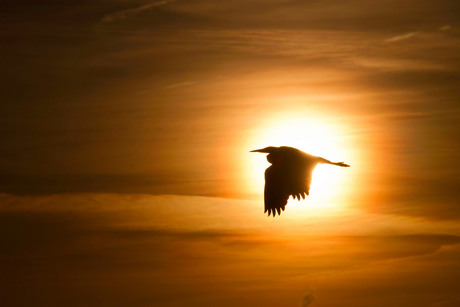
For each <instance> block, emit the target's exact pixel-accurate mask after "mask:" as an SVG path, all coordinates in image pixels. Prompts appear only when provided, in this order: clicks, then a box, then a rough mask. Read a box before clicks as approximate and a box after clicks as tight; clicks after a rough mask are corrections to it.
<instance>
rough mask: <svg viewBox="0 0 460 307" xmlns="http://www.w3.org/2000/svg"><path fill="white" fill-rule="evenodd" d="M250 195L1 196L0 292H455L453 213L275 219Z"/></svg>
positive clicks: (294, 297) (218, 295) (73, 297)
mask: <svg viewBox="0 0 460 307" xmlns="http://www.w3.org/2000/svg"><path fill="white" fill-rule="evenodd" d="M259 205H260V204H259V203H258V202H242V201H236V200H225V199H218V198H205V197H177V196H156V197H151V196H146V195H114V194H105V195H97V194H80V195H54V196H42V197H16V196H9V195H2V205H1V207H0V221H1V223H0V225H1V227H0V228H1V233H2V235H1V237H2V240H1V241H2V246H1V247H0V249H1V259H2V262H1V263H2V265H1V266H0V268H1V271H2V274H1V276H2V278H1V285H2V288H3V289H4V290H5V291H4V297H3V299H4V301H5V302H7V303H8V304H10V305H17V304H27V302H30V301H31V300H33V301H34V304H35V305H47V304H48V305H49V304H64V303H65V304H67V305H81V304H85V305H87V304H91V305H92V304H122V305H127V304H128V305H135V306H137V305H151V304H159V305H169V306H183V305H200V306H215V305H216V304H219V302H222V301H225V302H228V304H230V305H233V304H235V303H236V302H238V304H239V305H243V306H253V305H254V304H263V305H264V306H277V305H279V304H286V303H289V304H291V305H299V304H301V303H302V304H304V306H306V305H308V304H309V303H311V305H313V306H314V305H315V304H317V305H319V306H322V305H327V306H333V305H334V304H341V305H345V306H370V305H372V306H386V305H387V303H388V301H391V302H393V304H404V305H407V306H420V305H431V304H435V303H441V302H446V301H450V300H455V299H456V296H457V291H456V287H455V286H454V285H453V284H452V281H453V280H454V279H453V278H455V276H457V275H458V272H459V270H460V267H459V266H458V261H457V259H458V254H459V252H460V250H459V248H458V244H459V243H460V236H459V234H460V233H459V231H460V230H459V228H458V225H457V226H456V228H455V227H453V225H455V223H453V224H450V223H446V222H442V223H441V222H439V223H434V222H428V221H426V220H416V219H409V218H403V217H397V216H395V217H391V216H381V215H362V212H355V213H354V214H350V213H349V212H348V213H344V212H342V213H340V212H336V213H330V214H328V215H325V216H322V217H321V216H315V215H314V214H315V213H314V211H313V212H312V213H311V214H313V216H310V218H308V219H298V218H297V219H296V216H295V215H289V214H288V213H289V212H286V213H287V215H286V216H284V217H280V218H279V219H278V220H277V221H276V223H275V222H274V220H273V219H269V218H267V217H265V216H263V215H262V214H260V213H261V210H262V209H261V207H260V206H259ZM245 219H248V220H252V221H253V223H252V224H249V223H245V222H244V220H245ZM417 224H419V225H417ZM421 225H423V227H421ZM381 227H385V228H386V230H383V229H382V228H381ZM422 229H423V233H420V232H417V231H420V230H422ZM18 272H20V274H18ZM414 280H417V283H414V282H413V281H414ZM434 280H436V283H437V286H436V287H433V281H434ZM395 289H399V290H397V291H395ZM428 289H429V291H428ZM24 292H25V293H27V295H23V293H24ZM420 292H424V293H426V294H425V295H423V296H421V295H420ZM274 293H276V294H274ZM312 297H314V300H313V302H311V300H312Z"/></svg>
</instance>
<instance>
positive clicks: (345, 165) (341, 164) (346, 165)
mask: <svg viewBox="0 0 460 307" xmlns="http://www.w3.org/2000/svg"><path fill="white" fill-rule="evenodd" d="M330 164H333V165H337V166H341V167H350V165H348V164H346V163H345V162H331V163H330Z"/></svg>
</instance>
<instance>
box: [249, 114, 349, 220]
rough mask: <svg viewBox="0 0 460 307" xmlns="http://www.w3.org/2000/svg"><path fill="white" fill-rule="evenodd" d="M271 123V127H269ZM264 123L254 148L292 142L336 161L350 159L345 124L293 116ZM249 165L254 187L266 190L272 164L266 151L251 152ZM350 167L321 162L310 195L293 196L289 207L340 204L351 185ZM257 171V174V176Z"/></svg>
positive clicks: (256, 136)
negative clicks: (266, 177)
mask: <svg viewBox="0 0 460 307" xmlns="http://www.w3.org/2000/svg"><path fill="white" fill-rule="evenodd" d="M267 127H268V128H267ZM267 127H262V128H261V129H260V131H258V133H257V134H258V135H255V138H254V139H253V140H251V144H252V145H251V146H252V147H251V148H250V149H259V148H264V147H267V146H291V147H295V148H298V149H300V150H302V151H305V152H307V153H309V154H312V155H316V156H320V157H323V158H326V159H328V160H330V161H333V162H341V161H345V162H349V161H350V158H351V153H350V151H349V150H347V149H346V148H345V147H344V137H345V136H346V131H345V130H344V128H343V127H341V126H339V125H337V124H334V123H331V122H322V121H320V120H317V119H308V118H294V119H293V118H289V119H287V120H282V119H277V120H272V121H269V122H268V123H267ZM248 159H249V160H248V164H249V165H248V167H247V169H248V170H249V171H250V172H251V174H250V176H249V178H252V180H251V181H250V183H249V184H250V186H251V189H254V191H258V194H260V193H263V187H264V175H263V174H264V171H265V169H266V168H267V167H268V166H269V165H270V164H269V163H268V162H267V160H266V159H265V157H263V156H262V154H256V153H254V154H251V155H250V157H249V158H248ZM346 170H347V169H346V168H342V167H337V166H333V165H326V164H319V165H318V166H317V167H316V168H315V171H314V172H313V180H312V184H311V188H310V196H308V197H307V199H306V200H302V201H301V202H300V203H299V202H298V201H297V200H295V201H293V200H292V198H290V199H289V202H290V203H291V204H297V205H295V206H292V205H291V206H289V210H292V211H297V210H295V209H293V207H296V208H299V206H298V204H301V205H302V206H301V207H303V206H305V205H306V206H308V208H310V209H311V208H316V209H320V208H326V207H331V206H334V207H335V206H337V205H338V204H340V199H339V198H340V196H341V195H342V194H343V192H344V190H345V189H346V186H347V184H346V183H347V177H346V176H347V172H346ZM254 174H257V177H255V175H254Z"/></svg>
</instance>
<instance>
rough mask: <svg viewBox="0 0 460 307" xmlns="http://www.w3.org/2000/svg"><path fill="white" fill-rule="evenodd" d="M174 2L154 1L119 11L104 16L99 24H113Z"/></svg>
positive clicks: (169, 0)
mask: <svg viewBox="0 0 460 307" xmlns="http://www.w3.org/2000/svg"><path fill="white" fill-rule="evenodd" d="M175 1H176V0H164V1H156V2H152V3H149V4H145V5H142V6H138V7H134V8H130V9H126V10H123V11H119V12H116V13H113V14H108V15H105V16H104V17H102V19H101V22H102V23H109V22H113V21H117V20H122V19H125V18H127V17H129V16H131V15H135V14H137V13H140V12H142V11H146V10H149V9H152V8H154V7H158V6H162V5H165V4H168V3H171V2H175Z"/></svg>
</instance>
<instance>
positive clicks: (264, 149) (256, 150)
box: [250, 148, 269, 153]
mask: <svg viewBox="0 0 460 307" xmlns="http://www.w3.org/2000/svg"><path fill="white" fill-rule="evenodd" d="M250 152H265V153H269V151H268V150H267V148H262V149H255V150H251V151H250Z"/></svg>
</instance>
